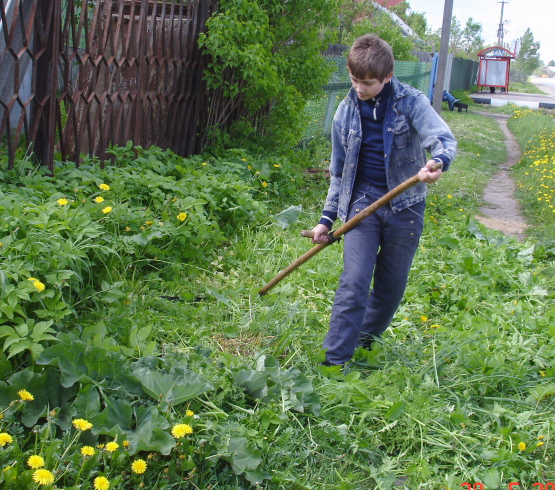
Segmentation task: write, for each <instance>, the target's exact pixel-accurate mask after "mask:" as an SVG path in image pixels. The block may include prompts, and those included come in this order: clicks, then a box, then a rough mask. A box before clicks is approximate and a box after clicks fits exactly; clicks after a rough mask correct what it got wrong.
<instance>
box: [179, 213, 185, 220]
mask: <svg viewBox="0 0 555 490" xmlns="http://www.w3.org/2000/svg"><path fill="white" fill-rule="evenodd" d="M177 219H178V220H179V221H185V220H186V219H187V213H179V214H178V215H177Z"/></svg>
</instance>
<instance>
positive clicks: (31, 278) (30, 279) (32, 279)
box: [27, 277, 38, 281]
mask: <svg viewBox="0 0 555 490" xmlns="http://www.w3.org/2000/svg"><path fill="white" fill-rule="evenodd" d="M27 280H28V281H37V280H38V279H37V278H36V277H30V278H29V279H27Z"/></svg>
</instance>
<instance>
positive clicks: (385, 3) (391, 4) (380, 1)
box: [374, 0, 403, 8]
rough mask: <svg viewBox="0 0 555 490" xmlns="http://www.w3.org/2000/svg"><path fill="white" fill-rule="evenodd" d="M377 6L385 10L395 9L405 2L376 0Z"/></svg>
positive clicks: (401, 0) (399, 0)
mask: <svg viewBox="0 0 555 490" xmlns="http://www.w3.org/2000/svg"><path fill="white" fill-rule="evenodd" d="M374 1H375V2H376V3H377V4H379V5H381V6H382V7H385V8H390V7H395V6H396V5H399V4H400V3H401V2H403V0H374Z"/></svg>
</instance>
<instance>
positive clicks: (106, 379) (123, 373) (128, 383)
mask: <svg viewBox="0 0 555 490" xmlns="http://www.w3.org/2000/svg"><path fill="white" fill-rule="evenodd" d="M59 338H60V339H61V340H62V342H60V344H58V345H55V346H52V347H49V348H47V349H45V350H44V351H43V352H42V353H41V354H40V355H39V357H38V358H37V364H41V365H54V366H58V368H59V369H60V373H61V376H62V378H61V382H62V385H63V386H65V387H70V386H73V385H74V384H75V383H77V382H78V381H80V382H82V383H87V382H91V381H92V382H94V383H97V384H100V385H102V386H103V387H104V388H105V389H118V388H123V389H125V390H126V391H127V392H129V393H136V394H139V393H141V388H140V386H139V385H138V384H137V381H136V380H135V379H134V378H133V376H132V375H131V374H130V369H131V365H130V362H129V360H128V359H127V358H126V357H124V356H122V355H121V354H119V353H117V352H112V351H109V350H106V349H103V348H102V347H91V346H89V345H87V344H85V343H84V342H81V341H79V340H76V339H74V338H72V337H70V336H60V337H59Z"/></svg>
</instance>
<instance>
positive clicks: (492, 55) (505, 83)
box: [476, 46, 515, 92]
mask: <svg viewBox="0 0 555 490" xmlns="http://www.w3.org/2000/svg"><path fill="white" fill-rule="evenodd" d="M476 55H477V56H478V58H480V66H479V68H478V88H479V89H480V91H482V87H490V90H492V91H495V87H501V90H502V91H505V92H507V91H508V90H509V71H510V68H511V60H514V59H515V55H514V54H513V53H511V52H510V51H509V50H508V49H506V48H502V47H501V46H492V47H491V48H485V49H482V51H480V52H479V53H477V54H476Z"/></svg>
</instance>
